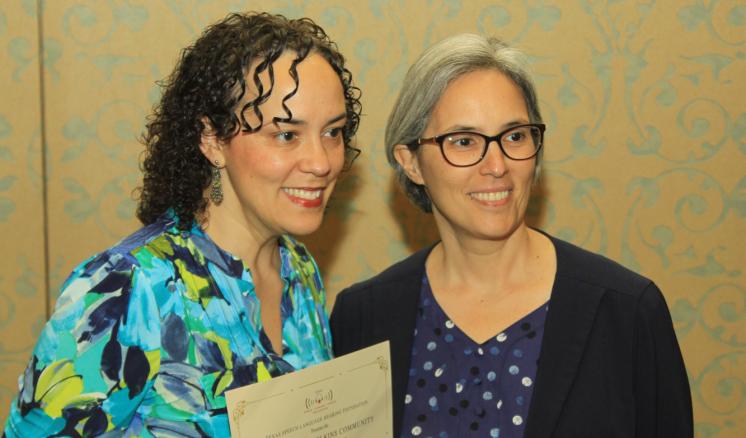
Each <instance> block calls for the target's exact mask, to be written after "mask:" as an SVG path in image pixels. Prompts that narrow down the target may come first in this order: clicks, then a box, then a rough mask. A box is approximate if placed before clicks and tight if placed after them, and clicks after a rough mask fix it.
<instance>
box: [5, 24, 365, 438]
mask: <svg viewBox="0 0 746 438" xmlns="http://www.w3.org/2000/svg"><path fill="white" fill-rule="evenodd" d="M163 86H164V93H163V97H162V99H161V101H160V104H159V105H158V106H157V107H156V109H155V112H154V115H153V117H152V118H151V119H150V122H149V124H148V126H147V132H146V133H145V135H144V143H145V145H146V147H147V150H146V154H145V159H144V162H143V166H142V167H143V172H144V183H143V187H142V189H141V192H140V204H139V206H138V210H137V215H138V217H139V219H140V220H141V221H142V222H143V224H144V227H143V228H141V229H140V230H139V231H137V232H136V233H134V234H132V235H131V236H129V237H127V238H125V239H124V240H122V241H121V242H120V243H118V244H116V245H115V246H114V247H112V248H109V249H108V250H106V251H104V252H102V253H100V254H98V255H96V256H94V257H92V258H90V259H89V260H87V261H86V262H84V263H83V264H81V265H80V266H78V267H77V268H75V270H74V271H73V273H72V274H71V276H70V277H69V278H68V279H67V280H66V282H65V283H64V285H63V287H62V293H61V295H60V297H59V299H58V301H57V306H56V309H55V311H54V314H53V315H52V317H51V319H50V320H49V322H48V323H47V324H46V326H45V328H44V330H43V332H42V335H41V337H40V339H39V341H38V343H37V345H36V347H35V349H34V351H33V355H32V357H31V360H30V362H29V365H28V367H27V368H26V372H25V374H24V375H23V376H22V377H21V378H20V379H19V383H20V393H19V395H18V397H17V399H16V400H15V401H14V402H13V403H12V405H11V409H10V416H9V419H8V422H7V424H6V427H5V433H6V434H7V436H9V437H15V436H24V437H29V436H51V435H54V436H81V435H84V436H96V435H101V434H107V435H108V434H113V435H117V436H120V435H127V436H163V435H168V436H171V435H178V436H228V435H229V430H228V419H227V415H226V404H225V398H224V393H225V391H226V390H229V389H232V388H235V387H239V386H243V385H247V384H251V383H254V382H258V381H263V380H266V379H270V378H272V377H275V376H279V375H282V374H285V373H288V372H291V371H293V370H296V369H300V368H304V367H307V366H309V365H313V364H316V363H319V362H322V361H325V360H327V359H329V358H331V356H332V349H331V340H330V332H329V325H328V318H327V314H326V311H325V307H324V306H325V296H324V289H323V285H322V283H321V277H320V276H319V273H318V271H317V267H316V264H315V262H314V260H313V258H312V257H311V256H310V255H309V254H308V252H307V251H306V250H305V248H304V246H303V245H302V244H300V243H299V242H297V241H296V240H295V239H294V238H293V237H291V236H292V235H305V234H308V233H311V232H313V231H314V230H316V229H317V228H318V227H319V225H320V224H321V220H322V217H323V213H324V208H325V206H326V203H327V201H328V200H329V196H330V195H331V192H332V189H333V188H334V185H335V182H336V181H337V178H338V176H339V174H340V172H341V171H342V170H343V167H344V166H345V163H350V162H351V160H352V159H353V158H354V156H355V155H356V154H357V152H358V151H357V149H355V148H353V147H352V146H351V141H352V137H353V136H354V134H355V132H356V130H357V127H358V122H359V117H360V103H359V90H358V89H357V88H356V87H354V86H353V85H352V79H351V74H350V72H349V71H348V70H347V69H346V68H345V65H344V58H343V57H342V55H341V54H340V53H339V52H338V50H337V48H336V45H335V44H334V43H333V42H332V41H330V39H329V38H328V37H327V35H326V34H325V33H324V31H323V30H322V29H321V28H320V27H319V26H317V25H316V24H314V23H313V22H312V21H311V20H308V19H299V20H289V19H286V18H285V17H282V16H276V15H268V14H255V13H251V14H232V15H230V16H228V17H227V18H225V19H224V20H222V21H220V22H218V23H216V24H214V25H212V26H210V27H208V28H207V29H206V30H205V31H204V33H203V34H202V36H201V37H200V38H199V39H198V40H197V41H196V42H195V43H194V45H192V46H190V47H188V48H186V49H185V50H184V51H183V53H182V56H181V59H180V61H179V62H178V64H177V66H176V68H175V70H174V72H173V74H172V75H171V76H170V77H169V78H168V79H167V80H166V81H165V82H164V84H163Z"/></svg>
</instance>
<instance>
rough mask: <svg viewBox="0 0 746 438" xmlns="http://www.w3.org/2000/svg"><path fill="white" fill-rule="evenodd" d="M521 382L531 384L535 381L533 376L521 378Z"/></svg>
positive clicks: (524, 384)
mask: <svg viewBox="0 0 746 438" xmlns="http://www.w3.org/2000/svg"><path fill="white" fill-rule="evenodd" d="M521 383H523V386H531V384H532V383H534V382H533V381H532V380H531V377H524V378H523V379H522V380H521Z"/></svg>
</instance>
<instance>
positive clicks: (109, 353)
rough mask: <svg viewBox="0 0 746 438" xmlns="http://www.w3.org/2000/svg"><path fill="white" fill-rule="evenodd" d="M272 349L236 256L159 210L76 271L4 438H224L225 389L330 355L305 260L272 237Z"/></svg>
mask: <svg viewBox="0 0 746 438" xmlns="http://www.w3.org/2000/svg"><path fill="white" fill-rule="evenodd" d="M278 244H279V252H280V257H281V277H282V279H283V281H284V283H285V288H284V291H283V296H282V300H281V316H282V338H283V345H282V350H283V351H282V352H281V353H282V354H281V355H280V354H278V353H277V352H275V351H273V349H272V345H271V343H270V341H269V338H268V337H267V335H266V334H265V332H264V331H263V329H262V324H261V319H260V313H259V307H260V303H259V299H258V298H257V296H256V295H255V293H254V284H253V281H252V277H251V273H250V272H249V270H248V269H247V267H246V266H244V264H243V262H242V261H241V260H240V259H238V258H236V257H234V256H232V255H230V254H228V253H227V252H225V251H223V250H222V249H220V248H219V247H217V246H216V245H215V243H213V242H212V241H211V240H210V238H209V237H208V236H207V235H206V234H205V233H204V232H203V231H202V230H201V229H200V228H199V226H197V225H194V226H193V227H192V228H191V230H189V231H181V230H179V229H178V228H177V226H176V222H175V219H174V216H173V215H172V214H166V215H164V216H163V217H162V218H161V219H159V220H158V221H157V222H155V223H153V224H150V225H148V226H146V227H144V228H142V229H140V230H139V231H137V232H136V233H135V234H133V235H131V236H129V237H127V238H125V239H124V240H123V241H121V242H120V243H118V244H117V245H116V246H114V247H113V248H110V249H109V250H107V251H105V252H103V253H101V254H99V255H97V256H94V257H92V258H91V259H89V260H87V261H86V262H84V263H83V264H81V265H80V266H78V267H77V268H76V269H75V270H74V271H73V273H72V274H71V275H70V277H69V278H68V279H67V280H66V281H65V283H64V285H63V287H62V293H61V295H60V297H59V299H58V301H57V306H56V308H55V311H54V314H53V315H52V317H51V319H50V320H49V321H48V322H47V324H46V326H45V327H44V329H43V331H42V333H41V336H40V339H39V341H38V343H37V344H36V347H35V348H34V351H33V355H32V357H31V360H30V362H29V364H28V366H27V368H26V371H25V373H24V374H23V375H22V376H21V377H20V378H19V386H20V393H19V395H18V397H17V399H16V400H15V401H14V402H13V403H12V405H11V408H10V415H9V418H8V421H7V423H6V426H5V433H6V435H7V436H8V437H16V436H22V437H41V436H50V435H58V436H81V435H83V436H99V435H106V436H138V437H139V436H144V437H149V436H180V437H192V436H193V437H199V436H229V427H228V418H227V414H226V404H225V398H224V392H225V391H226V390H228V389H232V388H236V387H240V386H244V385H248V384H251V383H254V382H258V381H263V380H267V379H270V378H271V377H274V376H279V375H281V374H284V373H287V372H290V371H293V370H295V369H300V368H304V367H307V366H309V365H313V364H316V363H319V362H323V361H325V360H328V359H330V358H331V356H332V349H331V338H330V332H329V325H328V317H327V313H326V310H325V296H324V289H323V285H322V283H321V278H320V276H319V273H318V271H317V267H316V264H315V262H314V260H313V258H312V257H311V256H310V255H309V254H308V253H307V252H306V250H305V247H304V246H303V245H302V244H300V243H298V242H296V241H295V240H293V239H292V238H291V237H288V236H282V237H280V238H279V241H278Z"/></svg>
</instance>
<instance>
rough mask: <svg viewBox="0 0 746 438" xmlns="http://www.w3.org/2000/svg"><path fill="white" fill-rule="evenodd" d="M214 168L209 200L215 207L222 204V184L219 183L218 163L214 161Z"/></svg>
mask: <svg viewBox="0 0 746 438" xmlns="http://www.w3.org/2000/svg"><path fill="white" fill-rule="evenodd" d="M214 163H215V166H214V167H213V168H212V187H211V188H210V200H211V201H212V202H213V204H215V205H220V203H221V202H223V184H222V183H221V182H220V169H222V167H220V161H218V160H215V162H214Z"/></svg>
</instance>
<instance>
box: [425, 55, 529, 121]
mask: <svg viewBox="0 0 746 438" xmlns="http://www.w3.org/2000/svg"><path fill="white" fill-rule="evenodd" d="M521 120H525V121H528V112H527V109H526V102H525V99H524V96H523V92H522V90H521V88H520V87H519V86H518V85H516V84H515V82H513V80H512V79H510V78H509V77H508V76H507V75H505V74H504V73H502V72H500V71H499V70H495V69H483V70H476V71H471V72H468V73H464V74H462V75H460V76H459V77H457V78H456V79H454V80H452V81H451V82H450V83H449V84H448V86H446V88H445V90H444V91H443V94H442V95H441V96H440V98H439V99H438V101H437V102H436V104H435V106H434V107H433V111H432V114H431V117H430V123H429V124H428V126H433V125H437V128H439V129H444V128H448V127H451V126H473V127H478V128H484V129H487V128H490V130H492V129H491V128H493V127H494V125H497V126H501V125H504V124H507V123H511V122H515V121H521Z"/></svg>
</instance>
